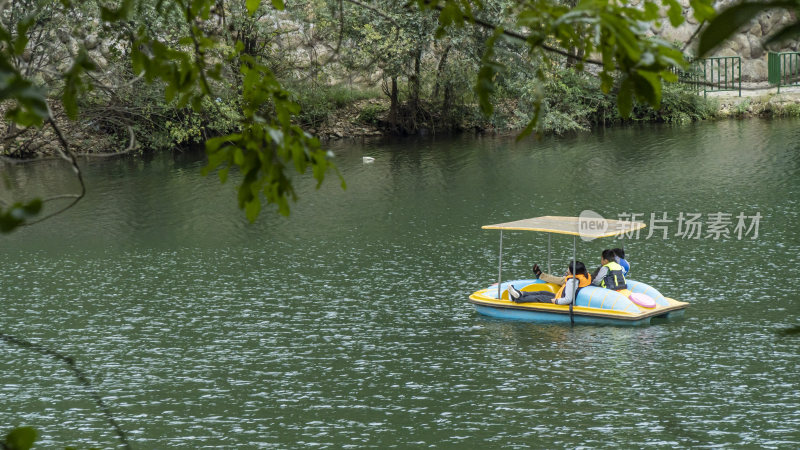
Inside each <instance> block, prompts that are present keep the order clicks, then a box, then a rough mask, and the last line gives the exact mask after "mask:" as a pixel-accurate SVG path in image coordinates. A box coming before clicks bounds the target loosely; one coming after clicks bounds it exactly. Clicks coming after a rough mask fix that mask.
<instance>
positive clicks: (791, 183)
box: [0, 120, 800, 449]
mask: <svg viewBox="0 0 800 450" xmlns="http://www.w3.org/2000/svg"><path fill="white" fill-rule="evenodd" d="M332 150H333V151H334V152H335V153H336V162H337V164H338V167H339V169H340V171H341V173H342V175H343V177H344V178H345V180H346V182H347V189H346V190H342V189H341V187H340V184H339V181H338V180H337V179H336V176H335V175H332V174H331V175H329V176H328V179H327V180H326V181H325V183H324V184H323V185H322V187H321V188H319V189H318V190H317V189H315V184H314V183H312V182H311V181H309V180H307V179H305V178H303V179H299V180H297V181H296V187H297V191H298V194H299V196H300V202H299V203H297V204H295V205H293V207H292V215H291V217H289V218H285V217H282V216H279V215H277V214H275V213H273V212H272V210H269V211H267V212H263V213H262V216H261V217H260V218H259V220H258V221H257V222H256V223H255V224H252V225H250V224H248V223H247V221H246V220H245V218H244V214H243V213H242V212H241V211H239V210H238V209H237V208H236V203H235V202H236V197H235V191H234V185H233V183H231V182H235V181H236V180H235V179H232V180H231V181H229V183H228V184H225V185H220V184H219V181H218V180H217V178H216V177H214V176H209V177H203V176H201V175H200V168H201V167H202V166H203V164H204V163H203V155H202V154H188V153H186V154H177V155H157V156H154V157H151V158H144V159H131V158H120V159H111V160H106V159H92V160H86V161H84V162H83V163H82V167H83V170H84V176H85V178H86V185H87V189H88V194H87V196H86V198H85V199H84V200H82V201H81V202H80V203H79V204H78V205H77V206H76V207H74V208H72V209H70V210H69V211H67V212H66V213H64V214H62V215H59V216H57V217H55V218H53V219H51V220H48V221H46V222H43V223H41V224H38V225H36V226H33V227H30V228H26V229H21V230H18V231H16V232H14V233H12V234H8V235H2V236H0V245H1V246H2V247H0V248H1V250H0V264H2V267H3V270H2V271H0V308H2V312H3V314H2V316H1V317H0V324H1V325H0V331H1V332H2V333H4V334H7V335H13V336H17V337H21V338H24V339H27V340H29V341H32V342H35V343H38V344H41V345H44V346H46V347H48V348H50V349H52V350H54V351H57V352H59V353H61V354H64V355H69V356H71V357H73V358H75V361H76V363H77V365H78V367H79V368H80V369H81V370H83V371H84V372H85V373H86V375H87V378H88V379H89V380H90V381H91V383H92V386H93V388H94V389H95V390H96V391H97V392H98V393H99V394H100V396H102V398H103V400H104V402H106V403H107V404H108V406H109V408H110V410H111V412H112V414H113V416H114V418H115V419H116V420H117V422H118V423H119V425H120V427H121V428H122V429H123V430H124V432H125V433H126V435H127V437H128V439H129V441H130V442H131V445H132V446H133V447H134V448H137V449H139V448H141V449H151V448H186V449H195V448H237V449H239V448H241V449H251V448H252V449H259V448H305V447H316V448H362V447H373V448H421V447H441V448H454V447H460V448H601V447H613V446H618V447H624V448H641V447H657V448H675V447H677V448H686V447H736V448H743V447H747V448H798V447H800V431H798V430H800V346H799V345H798V343H799V342H800V336H798V335H797V334H794V335H785V334H783V333H782V330H785V329H788V328H791V327H794V326H797V325H798V323H799V321H798V313H800V298H798V297H800V295H799V294H798V288H797V287H796V286H794V280H795V279H796V277H795V276H794V273H795V272H796V270H797V268H798V257H797V255H798V254H800V238H798V231H800V227H798V220H800V217H799V214H798V213H799V212H800V173H799V172H800V122H798V121H769V122H767V121H763V122H762V121H756V120H752V121H741V122H739V121H722V122H716V123H701V124H694V125H687V126H680V127H668V126H642V127H639V126H634V127H627V128H617V129H609V130H600V131H597V132H595V133H592V134H581V135H578V136H572V137H561V138H544V139H542V140H540V141H536V140H525V141H524V142H521V143H516V142H515V141H514V139H513V138H497V137H474V136H469V137H459V138H435V139H425V140H403V141H398V142H389V143H385V142H379V143H335V144H333V146H332ZM364 156H370V157H374V158H375V161H374V162H373V163H371V164H364V163H363V162H362V157H364ZM2 173H3V175H4V176H5V180H4V181H5V182H6V184H5V185H3V186H2V187H0V189H3V190H2V192H0V199H3V200H6V201H7V200H9V199H14V198H25V196H29V195H36V194H40V195H53V194H58V193H65V192H72V191H74V189H75V188H76V184H75V181H74V179H73V178H72V177H71V174H70V172H69V168H68V167H67V166H66V165H65V164H64V163H62V162H60V161H42V162H34V163H29V164H25V165H16V166H8V165H6V166H3V170H2ZM232 178H235V177H232ZM23 193H24V195H23ZM583 210H593V211H595V212H597V213H599V214H601V215H603V216H604V217H606V218H614V219H616V218H619V217H620V215H623V216H624V215H626V214H631V213H635V214H639V216H638V217H637V218H639V219H640V220H642V221H644V222H646V223H648V225H650V224H651V214H653V215H654V216H653V217H654V218H656V219H664V218H666V220H667V221H670V220H671V221H672V222H657V223H656V225H661V228H658V227H650V226H648V228H645V229H644V230H643V231H642V234H641V235H640V236H639V238H638V239H626V240H624V241H619V240H615V239H613V238H612V239H606V240H598V241H592V242H586V243H583V242H581V241H578V242H579V246H578V259H579V260H582V261H584V262H586V263H587V266H590V267H592V268H593V267H596V265H597V263H598V262H599V254H600V251H601V250H602V249H603V248H608V247H617V246H619V245H624V247H625V249H626V251H627V253H628V260H629V261H630V262H631V264H632V271H631V274H630V277H631V278H632V279H635V280H639V281H644V282H646V283H649V284H651V285H653V286H655V287H657V288H658V289H659V290H660V291H661V292H662V293H664V294H665V295H667V296H669V297H672V298H675V299H678V300H682V301H687V302H690V303H691V305H690V306H689V308H688V309H687V311H686V314H685V316H684V318H682V319H680V320H674V321H669V322H662V323H658V324H654V325H651V326H646V327H640V328H619V327H587V326H576V327H572V328H571V327H569V326H563V325H540V324H531V323H525V322H513V321H503V320H496V319H490V318H486V317H483V316H481V315H479V314H477V313H476V312H475V310H474V309H473V307H472V306H471V304H469V303H468V302H467V298H468V296H469V295H470V293H472V292H473V291H476V290H478V289H481V288H484V287H486V286H488V285H489V284H491V283H493V282H495V281H496V279H497V263H498V237H499V233H498V232H497V231H486V230H481V228H480V227H481V226H482V225H487V224H493V223H499V222H505V221H511V220H517V219H523V218H528V217H534V216H540V215H564V216H576V215H578V214H580V213H581V211H583ZM719 213H722V215H719ZM681 214H683V217H684V218H686V217H690V215H692V214H700V215H699V216H696V217H698V219H697V220H695V222H700V223H701V226H702V227H703V228H702V229H701V230H700V231H701V232H700V234H701V235H700V237H699V238H698V239H693V238H686V237H682V236H676V234H677V233H678V232H679V231H680V230H679V223H678V219H679V217H681ZM738 216H741V217H742V219H741V220H742V221H743V224H744V225H745V226H746V228H745V229H741V228H738V229H737V225H738V222H739V220H738V219H737V217H738ZM715 217H716V218H718V219H722V220H715V219H714V218H715ZM754 217H758V219H757V220H756V219H753V218H754ZM726 220H727V221H728V224H727V225H726V224H725V221H726ZM713 222H716V225H714V223H713ZM754 222H757V224H758V230H757V235H756V230H755V229H754V228H750V227H751V226H752V225H754ZM682 225H683V224H682ZM715 227H716V228H715ZM651 229H654V230H655V233H653V235H652V236H650V237H649V238H648V237H647V236H648V234H649V230H651ZM715 229H716V230H717V231H719V233H715V232H710V231H713V230H715ZM664 230H666V233H667V239H664V232H665V231H664ZM684 231H685V229H684ZM739 233H741V237H740V236H739V235H738V234H739ZM726 234H727V237H726ZM692 237H694V236H692ZM715 237H717V238H718V239H714V238H715ZM572 242H573V239H572V238H570V237H558V236H556V237H554V238H553V240H552V243H553V249H554V252H553V266H554V268H553V269H554V271H555V270H556V268H558V269H559V270H561V269H563V267H564V266H565V264H566V262H567V261H568V259H570V258H571V256H572ZM503 248H504V254H503V277H504V279H508V278H529V277H530V266H531V264H532V263H534V262H539V263H540V264H541V263H543V262H544V261H545V259H546V251H547V238H546V236H543V235H539V234H535V233H522V232H516V233H514V232H506V233H504V235H503ZM0 348H2V358H1V359H0V405H2V408H0V433H5V432H6V430H8V429H10V428H11V427H13V426H19V425H30V426H33V427H35V428H36V429H37V430H38V431H39V433H40V439H39V446H38V447H37V448H59V447H60V448H63V447H64V446H66V445H77V446H80V447H83V448H88V447H92V446H94V447H102V448H115V447H118V446H119V441H118V440H117V439H116V436H115V434H114V432H113V429H112V428H111V426H110V425H109V423H108V421H107V420H106V417H105V416H104V415H103V412H102V411H101V410H100V409H99V408H98V407H97V405H96V404H95V403H94V401H93V399H92V397H91V395H90V393H88V392H87V390H86V389H85V388H84V387H83V386H82V385H81V384H80V382H78V381H77V380H76V379H75V377H73V376H72V374H71V372H70V371H69V370H68V369H67V367H66V366H65V365H64V364H63V363H61V362H58V361H55V360H54V359H53V358H51V357H48V356H43V355H41V354H39V353H36V352H32V351H30V350H25V349H22V348H19V347H17V346H12V345H9V344H7V343H5V342H0Z"/></svg>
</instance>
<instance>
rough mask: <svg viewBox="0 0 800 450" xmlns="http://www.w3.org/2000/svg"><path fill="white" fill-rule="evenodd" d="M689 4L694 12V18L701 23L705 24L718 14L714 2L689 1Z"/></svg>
mask: <svg viewBox="0 0 800 450" xmlns="http://www.w3.org/2000/svg"><path fill="white" fill-rule="evenodd" d="M689 4H690V5H691V6H692V10H693V11H694V18H695V19H697V21H698V22H699V23H703V22H705V21H706V20H709V19H711V18H712V17H714V15H715V14H717V12H716V11H715V10H714V0H689Z"/></svg>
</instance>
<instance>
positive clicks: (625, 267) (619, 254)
mask: <svg viewBox="0 0 800 450" xmlns="http://www.w3.org/2000/svg"><path fill="white" fill-rule="evenodd" d="M611 251H612V252H614V261H616V263H617V264H619V265H620V266H622V271H623V275H625V276H627V275H628V272H630V271H631V264H630V263H629V262H628V261H627V260H626V259H625V250H623V249H621V248H612V249H611Z"/></svg>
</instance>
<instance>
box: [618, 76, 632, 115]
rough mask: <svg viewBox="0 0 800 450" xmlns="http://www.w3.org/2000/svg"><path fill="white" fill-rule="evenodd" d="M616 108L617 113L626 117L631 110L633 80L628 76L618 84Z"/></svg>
mask: <svg viewBox="0 0 800 450" xmlns="http://www.w3.org/2000/svg"><path fill="white" fill-rule="evenodd" d="M617 108H618V109H619V115H620V116H622V117H624V118H628V117H630V115H631V111H633V82H632V81H631V80H630V78H627V77H626V78H625V79H624V80H622V83H621V84H620V86H619V92H617Z"/></svg>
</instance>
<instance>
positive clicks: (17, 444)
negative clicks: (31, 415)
mask: <svg viewBox="0 0 800 450" xmlns="http://www.w3.org/2000/svg"><path fill="white" fill-rule="evenodd" d="M35 441H36V430H35V429H33V428H32V427H19V428H14V429H13V430H11V432H9V433H8V435H7V436H6V445H5V447H6V448H7V449H9V450H29V449H30V448H31V447H33V443H34V442H35Z"/></svg>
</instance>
